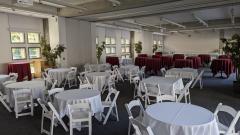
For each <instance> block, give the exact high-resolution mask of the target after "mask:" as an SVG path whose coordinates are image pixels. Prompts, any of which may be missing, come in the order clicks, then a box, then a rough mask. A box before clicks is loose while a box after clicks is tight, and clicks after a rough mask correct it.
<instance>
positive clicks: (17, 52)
mask: <svg viewBox="0 0 240 135" xmlns="http://www.w3.org/2000/svg"><path fill="white" fill-rule="evenodd" d="M11 51H12V59H13V60H25V59H27V56H26V48H25V47H12V48H11Z"/></svg>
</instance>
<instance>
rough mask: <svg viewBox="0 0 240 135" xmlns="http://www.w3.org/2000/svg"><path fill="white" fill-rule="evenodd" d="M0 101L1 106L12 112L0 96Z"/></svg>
mask: <svg viewBox="0 0 240 135" xmlns="http://www.w3.org/2000/svg"><path fill="white" fill-rule="evenodd" d="M0 102H2V104H3V106H4V107H5V108H6V109H7V110H8V111H9V112H12V110H11V109H10V108H9V107H8V105H7V104H6V103H5V101H4V100H3V98H2V97H0Z"/></svg>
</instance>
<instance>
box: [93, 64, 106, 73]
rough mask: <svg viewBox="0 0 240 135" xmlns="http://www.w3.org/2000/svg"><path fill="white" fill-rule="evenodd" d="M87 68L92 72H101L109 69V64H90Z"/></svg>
mask: <svg viewBox="0 0 240 135" xmlns="http://www.w3.org/2000/svg"><path fill="white" fill-rule="evenodd" d="M89 67H90V68H91V69H92V72H103V71H106V70H110V69H111V65H110V64H90V65H89Z"/></svg>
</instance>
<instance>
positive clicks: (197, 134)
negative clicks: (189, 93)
mask: <svg viewBox="0 0 240 135" xmlns="http://www.w3.org/2000/svg"><path fill="white" fill-rule="evenodd" d="M144 122H145V124H147V125H149V126H150V127H151V128H152V129H153V132H154V134H155V135H160V133H161V135H219V130H218V126H217V122H216V119H215V117H214V114H213V113H212V112H210V111H209V110H207V109H205V108H202V107H200V106H196V105H191V104H185V103H174V102H165V103H157V104H153V105H150V106H149V107H148V108H147V109H146V112H145V116H144Z"/></svg>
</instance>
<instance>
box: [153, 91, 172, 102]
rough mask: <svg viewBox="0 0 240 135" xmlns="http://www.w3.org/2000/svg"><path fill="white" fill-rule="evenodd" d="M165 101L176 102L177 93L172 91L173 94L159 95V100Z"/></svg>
mask: <svg viewBox="0 0 240 135" xmlns="http://www.w3.org/2000/svg"><path fill="white" fill-rule="evenodd" d="M163 101H172V102H176V101H177V99H176V96H175V93H172V94H171V95H166V94H163V95H160V96H158V97H157V102H163Z"/></svg>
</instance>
